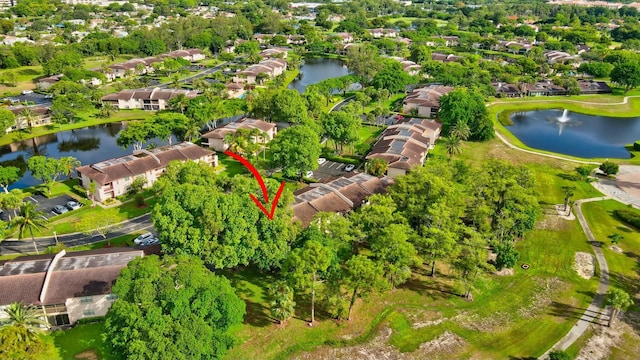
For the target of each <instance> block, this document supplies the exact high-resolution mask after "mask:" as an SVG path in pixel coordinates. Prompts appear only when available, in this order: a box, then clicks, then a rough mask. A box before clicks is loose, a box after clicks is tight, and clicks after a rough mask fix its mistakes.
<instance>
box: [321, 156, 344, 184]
mask: <svg viewBox="0 0 640 360" xmlns="http://www.w3.org/2000/svg"><path fill="white" fill-rule="evenodd" d="M347 165H348V164H344V163H339V162H335V161H331V160H327V161H326V162H325V163H324V164H322V165H318V169H316V170H313V178H314V179H317V180H324V179H326V178H328V177H332V176H340V175H343V174H346V173H347V172H346V171H344V168H345V166H347Z"/></svg>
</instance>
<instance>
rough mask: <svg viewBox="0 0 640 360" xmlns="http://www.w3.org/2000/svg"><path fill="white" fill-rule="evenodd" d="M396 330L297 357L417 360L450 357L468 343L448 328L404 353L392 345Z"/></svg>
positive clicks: (382, 330)
mask: <svg viewBox="0 0 640 360" xmlns="http://www.w3.org/2000/svg"><path fill="white" fill-rule="evenodd" d="M392 332H393V330H391V329H390V328H388V327H383V328H382V329H381V330H380V332H379V333H378V335H377V336H376V337H375V338H374V339H373V340H372V341H370V342H368V343H366V344H360V345H355V346H347V347H342V348H328V347H322V348H319V349H316V350H314V351H311V352H306V353H303V354H300V355H299V356H296V357H295V358H294V359H298V360H303V359H304V360H311V359H313V360H371V359H376V360H418V359H450V358H451V355H452V354H455V353H456V352H458V351H459V350H460V349H461V348H462V347H464V346H465V344H466V343H465V341H464V340H463V339H462V338H460V337H459V336H458V335H456V334H453V333H451V332H448V331H445V332H444V333H442V334H441V335H440V336H438V337H437V338H435V339H433V340H431V341H428V342H425V343H423V344H422V345H420V347H419V348H418V349H417V350H416V351H413V352H408V353H401V352H400V351H398V349H396V348H395V347H394V346H392V345H389V344H388V342H389V339H390V338H391V334H392Z"/></svg>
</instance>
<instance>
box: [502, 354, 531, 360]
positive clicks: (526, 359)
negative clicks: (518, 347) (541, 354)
mask: <svg viewBox="0 0 640 360" xmlns="http://www.w3.org/2000/svg"><path fill="white" fill-rule="evenodd" d="M509 360H538V358H537V357H533V356H526V357H520V356H511V355H509Z"/></svg>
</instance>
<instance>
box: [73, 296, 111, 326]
mask: <svg viewBox="0 0 640 360" xmlns="http://www.w3.org/2000/svg"><path fill="white" fill-rule="evenodd" d="M85 298H86V299H87V300H89V298H91V301H90V302H89V301H87V302H83V299H85ZM115 300H116V299H115V297H114V298H112V299H110V295H94V296H87V297H75V298H69V299H67V300H66V301H65V305H66V306H67V312H68V314H69V321H71V323H72V324H75V322H76V321H78V320H80V319H84V318H87V317H95V316H105V315H106V314H107V311H108V310H109V308H110V307H111V304H113V302H114V301H115ZM91 311H92V312H93V314H91V313H90V312H91Z"/></svg>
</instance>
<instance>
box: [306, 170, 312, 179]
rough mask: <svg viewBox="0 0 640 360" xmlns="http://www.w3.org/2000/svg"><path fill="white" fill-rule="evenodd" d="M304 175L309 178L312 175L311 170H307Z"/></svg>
mask: <svg viewBox="0 0 640 360" xmlns="http://www.w3.org/2000/svg"><path fill="white" fill-rule="evenodd" d="M304 177H306V178H309V179H311V178H312V177H313V171H311V170H309V171H307V172H306V173H305V174H304Z"/></svg>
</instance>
